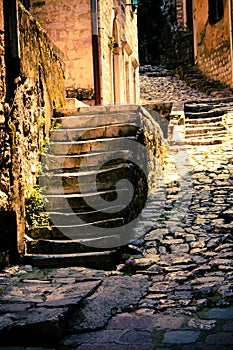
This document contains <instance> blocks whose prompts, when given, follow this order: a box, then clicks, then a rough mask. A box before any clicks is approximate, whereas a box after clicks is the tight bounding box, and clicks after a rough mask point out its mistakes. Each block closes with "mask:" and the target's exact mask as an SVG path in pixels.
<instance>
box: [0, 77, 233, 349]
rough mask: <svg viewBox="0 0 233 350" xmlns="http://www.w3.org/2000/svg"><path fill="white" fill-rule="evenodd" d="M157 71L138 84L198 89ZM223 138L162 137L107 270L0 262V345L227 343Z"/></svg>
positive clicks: (228, 214) (229, 176) (230, 317)
mask: <svg viewBox="0 0 233 350" xmlns="http://www.w3.org/2000/svg"><path fill="white" fill-rule="evenodd" d="M163 78H164V79H158V80H156V84H155V85H154V83H153V86H154V87H153V91H152V87H151V86H152V85H149V87H148V85H147V82H146V80H147V79H145V80H143V86H144V87H143V88H142V89H144V91H145V93H146V91H149V90H150V94H151V98H152V99H160V100H163V98H164V96H165V95H166V96H167V98H168V99H170V100H172V99H173V100H175V99H177V101H179V100H180V99H184V100H186V99H188V100H190V99H193V100H197V99H200V97H202V98H206V97H207V96H206V95H204V94H200V93H199V92H197V91H195V90H192V91H190V90H189V89H188V88H187V87H186V86H185V84H184V83H181V82H177V84H176V80H173V79H172V80H171V77H170V76H167V77H163ZM156 79H157V78H156ZM164 81H165V83H162V86H160V87H159V86H158V85H159V82H164ZM145 85H146V86H145ZM169 86H170V88H168V87H169ZM158 89H160V90H161V95H158ZM163 89H164V90H163ZM168 90H169V91H170V92H169V91H168ZM186 94H187V95H186ZM155 95H156V98H154V97H155ZM181 141H182V140H181ZM232 144H233V138H232V134H231V130H230V131H229V132H228V133H227V134H226V137H225V138H224V140H223V142H221V143H219V144H210V145H205V146H203V145H199V146H190V145H189V144H185V143H183V142H178V143H176V142H174V143H171V145H170V147H169V151H168V155H167V161H166V164H165V171H164V177H163V179H162V186H161V188H160V189H159V190H158V191H157V192H156V193H154V194H152V195H151V196H150V197H149V199H148V203H147V206H146V208H145V211H144V212H143V214H142V217H141V224H142V226H143V227H144V229H145V232H146V235H145V237H144V240H142V239H139V240H138V241H137V242H134V243H135V244H136V247H135V250H136V249H137V250H138V254H134V255H128V256H124V257H122V259H123V260H122V264H120V265H119V266H118V267H117V269H116V270H115V271H100V270H92V269H87V268H79V267H67V268H60V269H43V270H39V269H36V268H33V267H31V266H13V267H10V268H7V269H6V270H5V271H3V272H2V273H1V274H0V303H1V305H0V344H1V346H0V349H8V348H9V347H10V346H11V349H12V350H21V349H27V350H29V349H39V348H38V347H41V348H46V347H47V348H50V349H78V350H115V349H116V350H150V349H154V350H165V349H174V350H231V349H233V304H232V298H233V283H232V280H233V259H232V257H233V249H232V248H233V236H232V232H233V225H232V218H233V209H232V204H233V191H232V188H233V159H232ZM162 200H163V202H162V205H161V201H162Z"/></svg>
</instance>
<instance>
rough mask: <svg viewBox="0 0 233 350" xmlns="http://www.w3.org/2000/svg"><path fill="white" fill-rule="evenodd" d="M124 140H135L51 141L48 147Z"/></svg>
mask: <svg viewBox="0 0 233 350" xmlns="http://www.w3.org/2000/svg"><path fill="white" fill-rule="evenodd" d="M126 139H135V137H134V136H129V137H125V136H122V137H108V138H106V139H105V138H104V139H102V138H96V139H94V140H80V141H78V140H75V141H52V142H51V143H50V145H63V146H64V145H67V146H72V145H76V144H77V145H78V144H85V143H88V142H90V143H95V142H115V141H119V140H126Z"/></svg>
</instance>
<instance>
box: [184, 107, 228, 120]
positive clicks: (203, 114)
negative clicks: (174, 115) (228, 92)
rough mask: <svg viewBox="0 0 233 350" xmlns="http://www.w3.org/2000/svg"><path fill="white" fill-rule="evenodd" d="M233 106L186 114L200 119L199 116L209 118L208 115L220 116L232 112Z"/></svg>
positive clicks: (191, 117)
mask: <svg viewBox="0 0 233 350" xmlns="http://www.w3.org/2000/svg"><path fill="white" fill-rule="evenodd" d="M231 110H232V108H219V109H211V110H209V111H206V112H187V111H186V112H185V116H186V117H189V118H190V119H193V118H194V119H198V118H207V117H213V118H216V117H220V116H222V115H224V114H227V113H228V112H230V111H231Z"/></svg>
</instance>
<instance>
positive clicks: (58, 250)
mask: <svg viewBox="0 0 233 350" xmlns="http://www.w3.org/2000/svg"><path fill="white" fill-rule="evenodd" d="M111 238H112V241H113V242H114V241H116V240H118V237H116V236H112V237H111ZM101 239H102V238H99V239H98V238H94V239H82V240H81V239H80V240H48V239H47V240H46V239H37V240H32V241H29V242H27V254H78V253H90V252H100V251H106V250H108V251H109V248H108V249H107V248H98V247H93V245H96V244H97V245H98V241H99V242H100V243H99V244H100V245H101Z"/></svg>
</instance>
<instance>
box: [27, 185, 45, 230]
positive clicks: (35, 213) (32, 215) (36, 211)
mask: <svg viewBox="0 0 233 350" xmlns="http://www.w3.org/2000/svg"><path fill="white" fill-rule="evenodd" d="M26 220H27V223H28V225H29V226H34V227H39V226H48V225H49V216H48V214H47V213H45V212H44V199H43V195H42V194H41V192H40V188H39V186H38V185H35V186H33V188H32V189H31V190H30V191H29V196H28V199H27V200H26Z"/></svg>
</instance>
